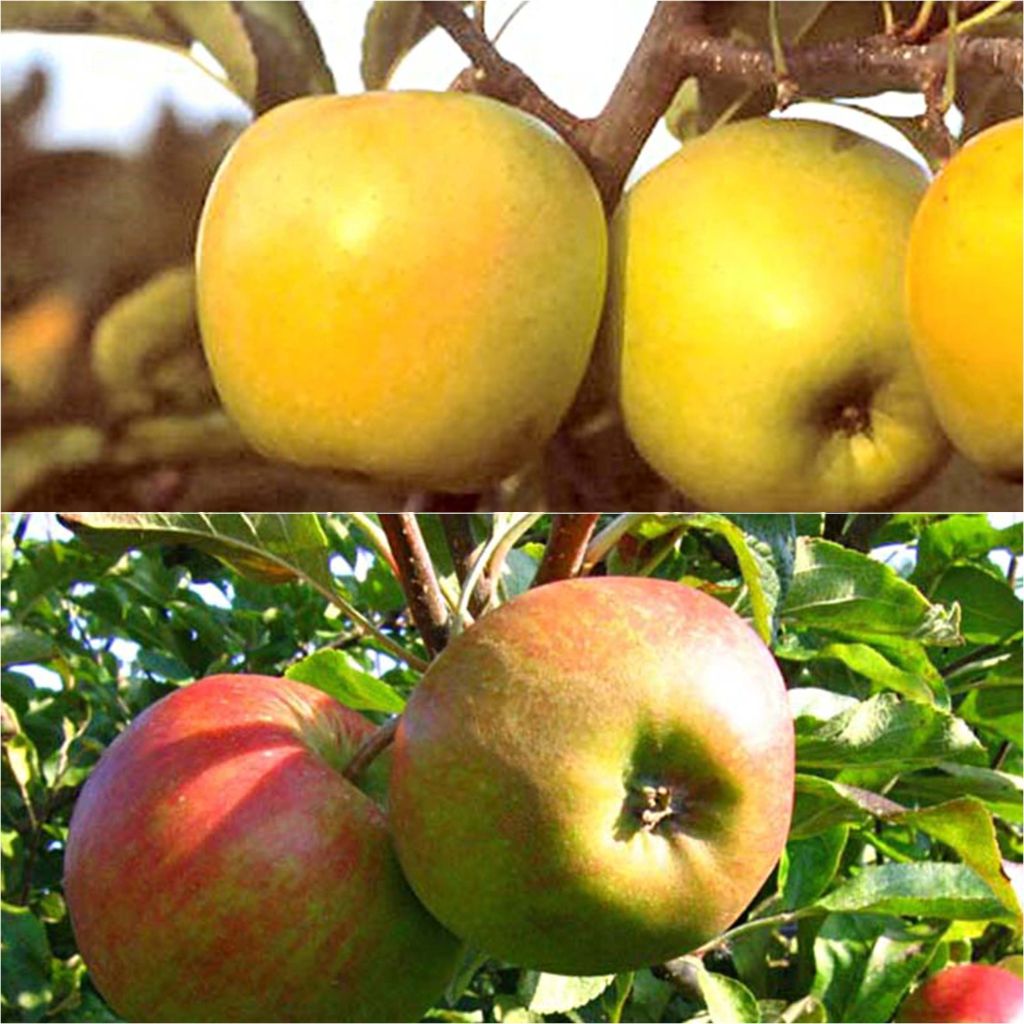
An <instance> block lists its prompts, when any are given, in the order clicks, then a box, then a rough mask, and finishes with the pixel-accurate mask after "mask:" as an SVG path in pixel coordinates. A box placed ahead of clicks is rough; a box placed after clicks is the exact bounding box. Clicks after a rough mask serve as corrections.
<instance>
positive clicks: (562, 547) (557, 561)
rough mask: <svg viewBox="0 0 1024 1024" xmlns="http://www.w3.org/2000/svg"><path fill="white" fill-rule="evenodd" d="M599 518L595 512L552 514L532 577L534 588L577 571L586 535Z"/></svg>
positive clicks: (568, 576)
mask: <svg viewBox="0 0 1024 1024" xmlns="http://www.w3.org/2000/svg"><path fill="white" fill-rule="evenodd" d="M599 518H600V513H598V512H578V513H569V514H566V515H557V516H555V517H554V521H553V522H552V524H551V533H550V534H549V536H548V543H547V546H546V547H545V548H544V557H543V558H542V559H541V563H540V567H539V568H538V569H537V575H536V576H535V577H534V580H533V585H534V586H535V587H540V586H543V585H544V584H545V583H552V582H554V581H555V580H567V579H570V578H571V577H573V576H576V575H577V574H578V573H579V571H580V569H581V567H582V566H583V556H584V555H585V554H586V552H587V544H588V543H589V542H590V535H591V534H592V533H593V532H594V527H595V526H596V525H597V520H598V519H599Z"/></svg>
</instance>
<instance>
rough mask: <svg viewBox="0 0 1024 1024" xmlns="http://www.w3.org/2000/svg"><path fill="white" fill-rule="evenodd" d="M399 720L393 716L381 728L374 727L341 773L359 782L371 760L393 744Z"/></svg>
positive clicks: (352, 780) (350, 779)
mask: <svg viewBox="0 0 1024 1024" xmlns="http://www.w3.org/2000/svg"><path fill="white" fill-rule="evenodd" d="M399 721H400V719H399V718H392V719H391V720H390V721H387V722H385V723H384V724H383V725H382V726H380V727H379V728H377V729H374V731H373V732H371V733H370V735H369V736H367V737H366V739H365V740H363V742H362V743H360V744H359V746H358V747H357V748H356V752H355V753H354V754H353V755H352V758H351V760H350V761H349V763H348V764H347V765H345V767H344V769H343V770H342V773H341V774H342V775H343V776H344V777H345V778H346V779H348V780H349V782H358V781H359V777H360V776H361V775H362V774H363V772H364V771H366V769H367V768H368V767H369V766H370V762H371V761H373V760H374V759H375V758H376V757H378V756H379V755H380V753H381V752H382V751H383V750H384V749H385V748H387V747H388V746H390V745H391V741H392V740H393V739H394V738H395V732H396V731H397V730H398V723H399Z"/></svg>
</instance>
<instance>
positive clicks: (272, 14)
mask: <svg viewBox="0 0 1024 1024" xmlns="http://www.w3.org/2000/svg"><path fill="white" fill-rule="evenodd" d="M234 6H236V8H237V10H238V13H239V14H240V15H241V18H242V21H243V23H244V25H245V30H246V32H247V33H248V35H249V40H250V43H251V45H252V48H253V50H254V52H255V54H256V62H257V65H258V68H259V74H258V77H257V88H256V95H255V99H254V104H253V105H254V107H255V109H256V112H257V113H263V112H264V111H266V110H269V109H270V108H271V107H274V106H277V104H279V103H284V102H285V101H287V100H291V99H295V98H296V97H299V96H307V95H309V94H311V93H316V94H321V93H328V94H329V93H333V92H335V91H336V90H335V84H334V76H333V75H332V74H331V71H330V68H329V67H328V65H327V59H326V57H325V56H324V52H323V48H322V47H321V46H320V40H319V38H318V36H317V34H316V31H315V30H314V28H313V25H312V23H311V22H310V20H309V18H308V16H307V15H306V12H305V10H304V9H303V5H302V4H301V3H298V2H296V0H287V2H285V0H241V2H239V3H237V4H235V5H234Z"/></svg>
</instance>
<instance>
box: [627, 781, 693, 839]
mask: <svg viewBox="0 0 1024 1024" xmlns="http://www.w3.org/2000/svg"><path fill="white" fill-rule="evenodd" d="M625 810H626V814H627V816H628V817H630V818H633V819H635V820H636V821H637V822H639V829H638V830H639V831H643V832H651V833H653V832H656V831H661V832H665V831H671V832H678V831H680V829H681V823H680V820H679V819H680V818H681V816H682V815H683V813H684V810H685V807H684V805H683V800H682V793H681V792H680V791H679V790H678V788H676V787H673V786H666V785H664V784H651V783H633V784H631V785H630V787H629V795H628V796H627V797H626V808H625Z"/></svg>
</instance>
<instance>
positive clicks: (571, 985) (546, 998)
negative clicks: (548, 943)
mask: <svg viewBox="0 0 1024 1024" xmlns="http://www.w3.org/2000/svg"><path fill="white" fill-rule="evenodd" d="M614 980H615V975H614V974H609V975H595V976H593V977H585V978H574V977H568V976H566V975H562V974H547V973H545V972H541V971H526V972H524V974H523V978H522V980H521V981H520V984H519V997H520V998H521V999H522V1000H523V1002H524V1003H525V1004H526V1007H527V1009H528V1010H530V1011H532V1012H533V1013H566V1012H568V1011H569V1010H575V1009H576V1007H578V1006H583V1005H584V1004H585V1003H589V1002H590V1001H591V1000H592V999H596V998H597V997H598V996H599V995H600V994H601V993H602V992H603V991H604V990H605V989H606V988H607V987H608V986H609V985H610V984H611V983H612V982H613V981H614Z"/></svg>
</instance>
